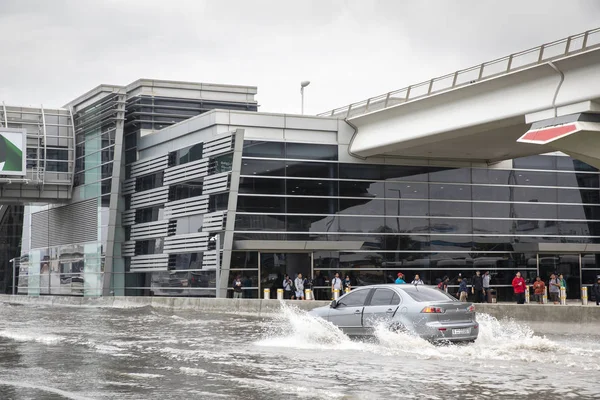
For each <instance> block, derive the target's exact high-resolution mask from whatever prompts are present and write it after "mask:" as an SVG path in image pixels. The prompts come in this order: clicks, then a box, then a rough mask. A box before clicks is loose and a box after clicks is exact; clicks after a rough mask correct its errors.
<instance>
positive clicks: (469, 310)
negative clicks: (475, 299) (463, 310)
mask: <svg viewBox="0 0 600 400" xmlns="http://www.w3.org/2000/svg"><path fill="white" fill-rule="evenodd" d="M467 312H475V306H474V305H470V306H469V308H467Z"/></svg>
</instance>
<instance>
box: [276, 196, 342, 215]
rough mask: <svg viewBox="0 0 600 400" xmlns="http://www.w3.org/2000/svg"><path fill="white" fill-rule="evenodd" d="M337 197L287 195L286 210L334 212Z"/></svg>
mask: <svg viewBox="0 0 600 400" xmlns="http://www.w3.org/2000/svg"><path fill="white" fill-rule="evenodd" d="M337 211H338V199H337V198H310V197H288V198H287V212H288V213H302V214H335V213H336V212H337Z"/></svg>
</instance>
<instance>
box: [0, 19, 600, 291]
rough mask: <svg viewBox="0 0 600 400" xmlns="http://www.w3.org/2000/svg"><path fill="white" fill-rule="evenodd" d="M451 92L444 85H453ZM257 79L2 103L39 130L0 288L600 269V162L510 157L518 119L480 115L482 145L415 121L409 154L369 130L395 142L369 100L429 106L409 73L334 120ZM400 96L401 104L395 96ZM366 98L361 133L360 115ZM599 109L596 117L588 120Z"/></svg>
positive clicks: (11, 224) (12, 202) (12, 216)
mask: <svg viewBox="0 0 600 400" xmlns="http://www.w3.org/2000/svg"><path fill="white" fill-rule="evenodd" d="M599 32H600V31H599ZM587 37H588V35H587V34H586V36H585V38H587ZM570 42H571V41H570V40H569V41H568V42H567V43H570ZM583 43H584V45H582V46H583V47H582V49H584V47H585V43H586V41H585V40H584V41H583ZM568 46H569V44H567V52H568V50H569V47H568ZM584 50H585V49H584ZM581 51H583V50H580V53H581ZM542 53H543V46H542V51H541V52H540V56H539V58H537V59H536V60H535V61H534V64H535V65H534V67H535V66H537V65H538V64H539V63H540V62H542V61H544V60H545V59H543V57H542ZM582 54H583V53H582ZM586 54H587V56H589V54H591V53H586ZM597 54H600V52H597ZM592 55H593V54H592ZM512 59H513V56H510V58H509V59H508V60H509V61H508V62H509V64H508V65H509V66H508V69H507V71H509V72H511V74H508V75H510V79H512V80H513V83H514V84H515V85H516V84H517V83H518V82H517V83H515V82H516V81H517V79H516V78H515V74H514V73H513V71H512V70H510V68H511V67H510V65H511V64H510V61H511V60H512ZM540 60H541V61H540ZM544 62H546V61H544ZM536 63H538V64H536ZM556 64H557V65H558V66H560V67H563V66H562V64H560V63H558V62H557V63H556ZM565 64H566V62H565ZM571 64H574V65H575V64H577V63H571ZM598 65H600V64H598ZM483 68H484V67H483V66H482V67H481V70H480V73H479V78H478V79H482V82H481V85H480V86H476V85H475V84H473V82H475V81H473V82H466V83H463V84H462V85H463V86H462V87H463V88H465V89H464V90H465V92H469V91H470V92H471V93H473V94H474V95H481V93H484V94H485V91H484V88H485V85H486V84H489V82H492V83H494V82H493V81H492V80H490V79H494V78H493V77H492V78H490V79H488V78H486V77H484V76H483ZM523 68H524V67H523ZM589 69H590V68H588V70H589ZM596 70H597V68H596ZM596 70H593V71H592V72H594V71H596ZM524 71H525V72H526V73H525V74H524V76H526V77H534V78H536V77H537V76H538V75H539V74H537V73H536V72H535V71H533V72H532V70H528V69H525V70H524ZM546 72H547V71H546ZM546 72H544V73H546ZM505 74H506V73H505ZM536 74H537V75H536ZM542 75H543V74H541V75H539V76H542ZM450 76H451V75H450ZM457 76H459V73H458V72H457V73H456V74H454V77H455V78H454V81H453V85H454V84H456V81H457V78H456V77H457ZM503 76H504V75H503ZM543 76H545V75H543ZM579 76H581V74H580V75H579ZM482 77H483V78H485V79H488V81H486V80H485V79H483V78H482ZM554 78H555V77H553V78H552V79H554ZM548 82H549V83H548V84H549V85H555V82H554V81H553V80H550V79H549V78H548ZM567 82H569V80H567ZM434 83H435V82H434V80H432V81H431V83H429V84H426V85H425V87H429V93H426V94H425V95H423V96H426V95H427V96H428V95H431V93H432V88H434ZM475 83H476V84H479V83H477V82H475ZM496 86H499V87H502V85H499V84H498V85H496ZM567 86H568V85H567ZM528 87H529V86H524V88H525V89H523V90H528V89H527V88H528ZM559 87H560V85H559ZM454 89H455V88H454V86H452V87H451V88H450V89H449V91H447V92H446V93H450V94H452V95H453V96H455V97H456V96H459V94H457V92H456V90H454ZM511 90H512V89H511ZM513 92H514V90H513ZM546 92H548V93H551V92H550V91H544V95H545V94H546ZM256 93H257V89H256V88H255V87H251V86H230V85H214V84H202V83H186V82H168V81H156V80H138V81H136V82H134V83H132V84H130V85H128V86H108V85H101V86H99V87H97V88H96V89H94V90H92V91H90V92H88V93H86V94H84V95H82V96H81V97H79V98H77V99H75V100H73V101H72V102H70V103H68V104H67V105H66V106H64V107H63V108H60V109H45V108H43V107H40V108H31V107H14V106H8V105H4V106H3V107H1V108H0V124H1V125H0V134H1V135H4V136H6V137H11V136H10V135H11V134H12V135H13V137H15V136H14V135H17V136H16V137H18V135H22V136H23V138H24V140H25V141H26V151H25V152H24V153H25V155H26V157H25V159H24V161H23V162H24V169H23V171H21V172H22V173H21V174H20V175H19V174H18V173H17V174H16V176H15V174H13V175H10V173H8V172H6V173H5V172H4V171H5V170H6V169H5V170H3V171H0V181H2V185H1V186H0V202H1V203H2V204H3V205H2V207H1V208H0V239H1V241H0V285H1V287H2V289H3V290H4V291H5V292H10V291H11V290H12V288H13V285H12V279H13V275H12V269H13V268H15V269H16V270H18V271H19V276H18V292H19V293H27V294H30V295H39V294H63V295H79V296H101V295H104V296H110V295H127V296H151V295H154V296H219V297H224V296H227V295H228V294H229V292H230V289H229V287H230V286H231V281H232V279H233V278H234V277H235V276H238V275H239V276H241V277H242V278H243V281H244V295H245V296H247V297H259V296H262V292H263V290H264V289H266V288H269V289H271V293H272V295H273V296H275V290H274V289H276V288H278V287H280V286H281V282H282V278H283V275H284V274H286V273H287V274H290V275H293V274H296V273H303V274H304V275H309V276H312V277H315V278H316V277H322V278H324V279H320V278H319V279H316V281H317V282H320V285H321V287H320V288H317V289H321V295H323V296H327V294H326V293H325V291H326V288H327V284H326V282H327V279H329V277H331V276H332V275H333V274H334V273H335V272H340V273H341V274H343V275H349V276H350V278H351V279H352V281H353V284H354V285H355V286H358V285H366V284H373V283H385V282H390V281H393V280H394V279H395V277H396V276H397V274H398V273H399V272H402V273H404V274H405V275H406V276H408V277H409V278H412V276H413V275H415V274H419V275H420V276H421V278H422V279H423V280H424V281H425V282H427V283H434V282H435V281H436V279H438V278H442V277H444V276H448V277H449V278H450V279H451V280H452V283H456V278H457V277H458V276H459V275H462V276H463V277H467V278H470V277H471V276H472V275H473V274H474V272H475V271H476V270H480V271H482V272H483V271H490V274H491V275H492V284H493V286H494V287H495V288H497V289H498V294H499V297H500V299H508V298H509V297H510V296H511V292H512V289H511V286H510V283H511V281H512V278H513V276H514V275H515V273H516V272H517V271H520V272H521V273H523V274H524V275H525V276H526V278H528V279H531V280H533V279H534V278H535V276H536V275H541V276H542V277H543V278H544V279H547V277H548V275H549V274H550V273H552V272H559V273H562V274H564V276H565V278H566V280H567V293H568V296H569V297H574V298H577V297H579V296H580V287H581V285H589V284H591V283H593V282H594V281H595V277H596V276H597V275H600V258H599V257H598V256H599V255H600V172H599V171H598V169H596V168H595V167H593V166H592V165H589V164H586V163H584V162H582V161H579V160H578V159H575V158H571V157H569V156H567V155H565V154H563V153H560V152H551V153H548V152H547V151H544V150H548V149H547V148H546V147H536V146H535V145H528V144H523V145H519V146H520V147H518V148H516V147H515V148H514V149H516V151H518V153H514V154H517V155H516V156H513V157H502V154H500V153H499V152H498V151H496V152H494V151H493V150H494V149H489V148H486V147H484V146H485V144H486V140H489V138H493V139H494V140H496V142H495V143H499V144H501V145H502V146H503V147H502V151H504V150H505V149H508V150H513V148H512V147H511V146H513V143H515V138H518V137H519V136H520V135H522V133H523V132H524V130H526V129H528V128H527V126H526V123H525V122H526V120H525V117H523V118H522V119H520V118H515V117H514V116H511V117H510V122H511V123H512V124H513V126H511V127H510V129H509V128H506V129H508V130H507V131H506V132H504V131H503V129H504V128H503V127H502V126H501V125H499V124H496V125H495V126H494V129H493V130H488V131H485V132H487V136H485V135H480V136H479V137H478V139H477V140H478V141H477V142H476V143H481V146H482V147H481V149H480V151H479V150H478V149H476V148H475V149H474V151H475V154H471V155H469V154H470V153H469V152H471V151H472V149H468V151H467V150H466V149H458V150H460V151H455V149H453V148H451V147H452V146H448V143H451V140H454V139H455V138H457V137H458V134H454V133H453V132H450V134H447V135H446V136H445V139H447V140H449V142H437V141H435V140H429V141H426V140H424V139H423V138H424V136H418V135H417V136H415V135H413V136H412V139H411V140H413V142H411V143H413V144H414V143H417V141H419V142H418V146H416V145H413V144H410V145H411V146H413V147H412V148H414V149H417V150H418V152H416V153H414V154H413V155H412V156H411V155H410V154H408V153H402V154H401V153H399V151H400V150H402V151H405V152H408V151H410V146H409V145H405V144H402V143H400V145H399V144H398V143H396V142H397V141H396V142H394V146H395V147H394V151H389V152H387V151H385V150H386V148H385V145H384V144H381V143H378V144H377V146H372V145H371V144H369V139H368V137H366V136H365V132H370V131H373V132H375V131H377V129H380V128H381V127H384V128H385V130H386V138H385V139H386V140H388V141H390V143H391V142H393V141H394V140H396V138H395V137H394V125H393V123H391V122H389V121H387V122H386V121H384V122H385V123H383V122H381V121H376V119H377V118H378V116H373V115H371V114H368V113H369V112H371V111H372V110H373V109H374V108H377V109H379V110H382V111H383V112H388V109H389V110H391V111H389V114H392V115H393V116H394V118H399V117H398V115H400V117H403V118H404V115H401V114H402V113H407V111H406V110H416V109H418V107H419V104H418V102H415V101H413V99H412V98H411V97H410V93H415V92H414V91H411V88H408V89H407V90H405V91H403V92H402V93H404V94H403V95H402V96H404V97H403V100H402V101H396V100H394V99H395V97H394V96H396V95H395V94H394V95H393V96H391V95H387V96H383V97H380V98H376V99H375V100H373V101H372V102H371V101H370V100H368V101H366V102H364V104H363V103H361V105H360V107H353V106H349V107H346V108H344V109H341V110H342V111H341V112H336V110H334V111H332V112H330V113H327V114H323V115H321V116H304V115H286V114H269V113H263V112H258V111H257V109H258V104H257V102H256V100H255V97H254V96H255V95H256ZM394 93H395V92H394ZM552 93H553V92H552ZM498 98H501V96H499V97H498ZM554 98H555V99H556V96H554ZM390 99H392V100H390ZM433 101H436V100H435V99H433V100H431V102H433ZM437 101H438V103H439V104H441V102H440V101H439V100H437ZM402 104H407V105H408V106H409V107H408V108H404V109H402V110H404V111H402V110H401V111H402V113H400V112H399V111H398V109H391V108H390V107H392V108H393V107H398V106H402ZM439 104H438V106H439ZM456 104H459V103H456ZM582 107H587V109H585V110H584V109H583V108H582ZM594 107H596V103H594V102H593V101H591V100H590V101H587V102H585V104H583V103H581V104H579V105H578V106H577V107H575V108H574V107H571V108H569V110H570V111H569V112H579V113H584V112H587V113H589V112H590V110H592V111H593V110H595V109H596V108H594ZM440 109H441V108H440ZM357 110H358V111H357ZM599 110H600V109H599ZM427 111H429V110H427ZM557 113H558V111H556V110H555V114H557ZM361 114H366V117H364V118H361V120H360V121H359V122H360V127H358V130H359V131H357V125H356V124H355V123H353V121H352V118H349V116H356V115H359V116H360V115H361ZM544 115H545V114H544ZM586 115H587V114H586ZM409 117H410V115H409ZM596 119H597V118H596ZM596 119H595V117H589V116H586V117H585V118H584V119H583V120H585V121H584V122H582V123H583V124H587V125H585V127H586V128H585V129H588V130H590V131H592V130H593V129H595V128H594V126H595V125H593V124H595V123H596ZM405 120H406V119H405ZM579 120H580V121H582V119H581V118H580V119H579ZM373 121H375V122H373ZM590 121H591V122H590ZM410 122H411V123H413V124H414V123H416V122H415V121H412V120H411V121H410ZM517 122H518V123H519V126H517V127H516V128H515V126H514V124H516V123H517ZM578 123H579V122H578ZM369 124H371V125H369ZM590 124H591V125H590ZM521 125H522V126H521ZM415 126H416V125H415ZM590 126H592V128H593V129H592V128H589V127H590ZM369 128H372V129H371V130H369ZM463 128H464V127H463ZM517 128H518V129H517ZM461 129H462V128H461ZM486 129H490V124H489V123H488V124H487V125H486ZM360 130H362V136H361V137H360V143H359V144H360V146H362V147H361V148H363V152H373V153H375V152H376V151H380V150H381V149H383V151H380V152H379V153H377V154H374V155H372V156H360V155H358V154H356V153H355V152H354V151H352V150H353V149H352V146H353V141H354V140H355V139H356V137H357V133H361V132H360ZM432 130H434V129H433V128H432ZM467 130H468V129H463V131H462V132H461V134H464V133H465V131H467ZM471 131H474V129H471ZM485 132H484V133H485ZM489 132H491V133H489ZM467 133H469V132H467ZM7 135H8V136H7ZM402 135H404V133H403V132H400V133H398V134H397V136H399V137H400V136H402ZM492 135H494V136H492ZM514 135H516V136H514ZM4 136H3V138H4ZM404 136H410V135H404ZM465 137H466V136H465ZM463 139H464V138H461V140H463ZM467 140H468V137H467ZM24 143H25V142H24ZM461 143H466V141H463V142H461ZM490 143H491V142H490ZM354 144H356V143H354ZM402 146H404V147H402ZM376 147H377V148H376ZM492 147H493V146H492ZM579 148H581V146H580V147H579ZM378 149H379V150H378ZM399 149H400V150H399ZM406 149H409V150H406ZM508 150H507V151H508ZM538 152H544V153H545V154H543V155H540V154H537V153H538ZM481 154H490V155H492V154H493V155H494V157H495V158H494V159H492V158H490V157H486V156H481ZM498 154H499V155H498ZM506 154H509V153H506ZM586 154H587V153H586ZM445 155H456V157H454V156H445ZM4 156H5V154H4V153H3V150H2V146H0V158H2V157H4ZM13 158H14V157H13ZM7 160H8V159H7ZM2 161H3V160H1V159H0V162H2ZM13 161H14V160H13ZM7 162H8V161H7ZM13 164H14V162H13ZM11 260H13V261H11ZM325 278H326V279H325Z"/></svg>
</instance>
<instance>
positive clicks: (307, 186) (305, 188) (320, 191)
mask: <svg viewBox="0 0 600 400" xmlns="http://www.w3.org/2000/svg"><path fill="white" fill-rule="evenodd" d="M286 194H288V195H293V196H337V195H338V182H337V181H318V180H313V179H310V180H309V179H305V180H300V179H288V180H287V192H286Z"/></svg>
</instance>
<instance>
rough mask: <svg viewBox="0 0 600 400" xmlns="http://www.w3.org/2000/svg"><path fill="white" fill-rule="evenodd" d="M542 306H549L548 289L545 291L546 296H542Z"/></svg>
mask: <svg viewBox="0 0 600 400" xmlns="http://www.w3.org/2000/svg"><path fill="white" fill-rule="evenodd" d="M542 304H548V287H546V288H545V289H544V294H543V295H542Z"/></svg>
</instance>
